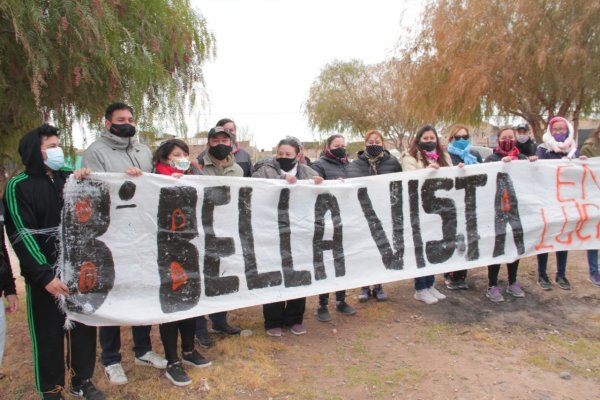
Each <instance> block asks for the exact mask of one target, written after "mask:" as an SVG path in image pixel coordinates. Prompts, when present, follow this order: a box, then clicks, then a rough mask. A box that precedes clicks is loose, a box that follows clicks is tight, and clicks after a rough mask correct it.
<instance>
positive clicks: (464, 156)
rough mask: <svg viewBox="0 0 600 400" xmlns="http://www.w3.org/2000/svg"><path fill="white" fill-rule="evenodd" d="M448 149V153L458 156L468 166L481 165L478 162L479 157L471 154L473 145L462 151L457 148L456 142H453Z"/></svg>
mask: <svg viewBox="0 0 600 400" xmlns="http://www.w3.org/2000/svg"><path fill="white" fill-rule="evenodd" d="M447 149H448V153H450V154H454V155H455V156H458V158H460V159H461V160H462V161H463V163H465V164H466V165H473V164H479V161H477V157H475V156H474V155H473V154H471V143H469V144H468V145H467V147H465V148H464V149H463V150H461V149H459V148H458V147H455V146H454V141H452V142H450V144H448V147H447Z"/></svg>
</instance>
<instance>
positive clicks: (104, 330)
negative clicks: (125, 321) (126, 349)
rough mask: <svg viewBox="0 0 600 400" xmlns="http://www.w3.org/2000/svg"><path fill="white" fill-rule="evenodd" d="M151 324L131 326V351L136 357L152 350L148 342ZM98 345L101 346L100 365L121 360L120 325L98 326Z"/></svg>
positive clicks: (106, 365)
mask: <svg viewBox="0 0 600 400" xmlns="http://www.w3.org/2000/svg"><path fill="white" fill-rule="evenodd" d="M151 328H152V326H150V325H147V326H132V327H131V333H132V334H133V351H134V353H135V356H136V357H141V356H143V355H144V354H146V353H147V352H149V351H150V350H152V343H151V342H150V329H151ZM100 346H102V365H104V366H105V367H108V366H109V365H113V364H117V363H120V362H121V327H120V326H103V327H101V328H100Z"/></svg>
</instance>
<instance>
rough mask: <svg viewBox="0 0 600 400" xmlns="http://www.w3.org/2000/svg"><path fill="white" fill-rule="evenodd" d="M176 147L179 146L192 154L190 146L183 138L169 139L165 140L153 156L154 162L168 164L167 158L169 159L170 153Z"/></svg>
mask: <svg viewBox="0 0 600 400" xmlns="http://www.w3.org/2000/svg"><path fill="white" fill-rule="evenodd" d="M175 147H179V148H180V149H181V150H183V151H185V153H186V154H188V155H189V154H190V148H189V147H188V145H187V144H186V143H185V142H184V141H183V140H181V139H169V140H167V141H166V142H163V143H162V144H161V145H160V146H158V149H156V151H155V152H154V157H152V163H153V164H155V165H156V164H158V163H161V164H167V160H168V159H169V154H171V152H172V151H173V149H174V148H175Z"/></svg>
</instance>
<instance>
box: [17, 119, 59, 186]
mask: <svg viewBox="0 0 600 400" xmlns="http://www.w3.org/2000/svg"><path fill="white" fill-rule="evenodd" d="M42 136H58V129H56V128H55V127H53V126H52V125H48V124H43V125H40V126H38V127H37V128H35V129H33V130H31V131H29V132H27V133H26V134H25V136H23V137H22V138H21V141H20V142H19V154H20V155H21V161H22V162H23V164H24V165H25V172H27V173H28V174H30V175H43V174H45V173H46V165H45V164H44V157H43V156H42V149H41V145H42Z"/></svg>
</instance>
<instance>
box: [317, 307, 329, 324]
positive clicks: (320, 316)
mask: <svg viewBox="0 0 600 400" xmlns="http://www.w3.org/2000/svg"><path fill="white" fill-rule="evenodd" d="M317 320H319V321H321V322H329V321H331V316H330V315H329V310H328V309H327V306H319V308H317Z"/></svg>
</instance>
